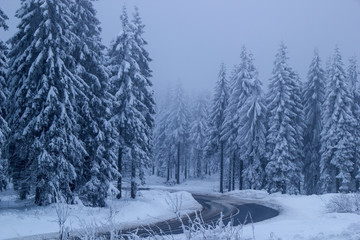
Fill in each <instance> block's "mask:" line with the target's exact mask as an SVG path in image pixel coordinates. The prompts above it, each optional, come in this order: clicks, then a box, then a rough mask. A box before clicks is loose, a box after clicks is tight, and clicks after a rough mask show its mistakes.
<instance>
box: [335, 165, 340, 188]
mask: <svg viewBox="0 0 360 240" xmlns="http://www.w3.org/2000/svg"><path fill="white" fill-rule="evenodd" d="M339 172H340V171H339V169H338V168H337V169H336V176H337V175H339ZM335 185H336V186H335V188H336V192H337V193H338V192H339V190H340V179H339V178H337V177H335Z"/></svg>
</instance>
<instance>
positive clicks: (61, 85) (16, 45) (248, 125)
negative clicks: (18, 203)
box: [0, 0, 360, 206]
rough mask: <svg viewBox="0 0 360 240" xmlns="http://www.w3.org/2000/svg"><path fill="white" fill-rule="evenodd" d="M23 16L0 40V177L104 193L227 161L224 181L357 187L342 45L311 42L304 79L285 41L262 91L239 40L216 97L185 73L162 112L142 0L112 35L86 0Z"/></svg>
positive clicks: (47, 5)
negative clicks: (327, 51)
mask: <svg viewBox="0 0 360 240" xmlns="http://www.w3.org/2000/svg"><path fill="white" fill-rule="evenodd" d="M16 17H18V18H19V19H20V24H19V26H18V31H17V32H16V34H15V35H14V36H13V37H12V38H11V39H10V40H9V42H8V44H5V43H3V42H1V43H0V81H1V85H0V86H1V88H0V97H1V102H0V103H1V116H0V130H1V131H0V143H1V149H2V151H1V156H0V159H1V164H0V189H1V190H4V189H6V188H7V187H8V186H9V183H11V184H12V185H13V187H14V189H15V190H16V191H17V192H18V194H19V196H20V198H21V199H26V198H28V197H32V196H34V201H35V203H36V204H38V205H47V204H50V203H53V202H56V200H57V199H60V198H61V199H64V200H65V201H66V202H67V203H77V202H80V201H81V202H82V203H84V204H85V205H89V206H104V205H105V199H106V198H107V197H108V196H109V195H116V196H117V197H118V198H121V197H123V195H124V194H123V191H122V190H123V189H124V188H128V187H129V188H130V192H131V193H130V195H131V197H132V198H135V197H136V192H137V188H138V185H139V184H141V183H144V182H145V175H146V173H147V172H150V173H152V174H157V175H159V176H162V177H164V179H165V180H164V181H166V182H167V183H168V184H179V183H181V182H182V181H184V179H187V178H189V177H198V178H201V177H203V176H204V175H210V174H219V176H220V180H219V181H220V188H219V191H220V192H224V191H225V190H227V191H231V190H234V189H235V188H238V189H267V190H268V191H269V192H278V191H280V192H283V193H291V194H305V193H306V194H312V193H324V192H338V191H341V192H349V191H357V190H359V180H360V157H359V152H360V149H359V144H358V143H359V136H360V124H359V121H360V116H359V114H360V108H359V104H360V98H359V90H358V86H357V81H358V75H357V73H358V69H357V63H356V60H355V59H352V60H351V61H350V63H349V65H348V67H347V69H345V66H344V64H343V61H342V58H341V54H340V51H339V49H338V48H336V49H335V52H334V55H333V56H332V57H331V58H330V59H329V61H328V62H327V64H326V67H325V70H323V68H322V66H321V61H320V57H319V54H318V53H317V52H315V53H314V58H313V60H312V62H311V65H310V68H309V73H308V77H307V79H306V80H305V79H304V81H303V82H302V81H301V80H300V79H299V77H298V75H297V74H296V72H295V71H294V69H293V68H292V67H291V66H289V64H288V63H287V61H288V58H287V49H286V46H285V44H284V43H281V44H280V47H279V50H278V52H277V53H276V56H275V61H274V63H273V72H272V77H271V79H270V85H269V89H268V93H266V94H264V93H263V91H262V83H261V81H260V79H259V78H258V72H257V69H256V68H255V66H254V64H253V56H252V55H251V54H250V53H249V52H248V51H247V50H246V49H245V47H244V48H243V50H242V53H241V58H240V63H239V65H237V66H236V67H235V68H234V69H233V71H232V72H231V73H230V74H227V73H226V69H225V66H224V65H221V68H220V72H219V79H218V82H217V84H216V88H215V91H214V94H213V97H212V100H211V101H210V100H209V98H201V97H199V98H198V99H196V100H192V101H191V103H190V102H189V100H188V99H187V98H186V97H185V94H184V92H183V91H182V89H181V87H180V86H179V87H177V88H175V89H173V90H171V91H169V92H168V93H167V96H165V97H163V98H162V99H160V101H159V102H158V105H157V112H156V115H155V101H154V97H153V90H152V82H151V72H152V71H151V69H150V67H149V63H150V62H151V58H150V55H149V53H148V52H147V50H146V45H147V42H146V41H145V40H144V39H143V37H142V36H143V33H144V27H145V25H144V24H143V23H142V21H141V17H140V14H139V11H138V10H137V9H135V10H134V11H133V14H132V16H131V18H130V19H129V17H128V13H127V10H126V8H125V7H124V8H123V10H122V12H121V32H120V34H119V35H118V36H117V38H116V39H115V40H114V41H113V42H112V44H111V46H110V47H109V48H106V47H105V46H104V45H103V44H102V43H101V39H100V31H101V29H100V27H99V25H100V22H99V20H98V19H97V17H96V11H95V9H94V8H93V5H92V2H91V1H90V0H57V1H45V0H30V1H23V2H22V4H21V8H20V9H19V11H18V12H17V14H16ZM6 20H7V16H6V15H5V13H4V12H3V11H0V27H2V28H4V29H7V25H6ZM114 35H115V34H114Z"/></svg>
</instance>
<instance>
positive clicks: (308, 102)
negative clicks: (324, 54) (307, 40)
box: [302, 51, 325, 194]
mask: <svg viewBox="0 0 360 240" xmlns="http://www.w3.org/2000/svg"><path fill="white" fill-rule="evenodd" d="M307 79H308V80H307V82H306V83H305V84H304V89H303V97H302V100H303V106H304V116H305V126H306V127H305V131H304V158H305V159H304V161H305V162H304V171H303V172H304V184H305V191H306V194H316V193H319V185H318V184H319V179H320V167H319V164H320V146H321V144H320V133H321V129H322V125H321V111H322V104H323V101H324V95H325V72H324V70H323V69H322V68H321V61H320V57H319V54H318V52H317V51H315V52H314V57H313V60H312V62H311V64H310V68H309V71H308V76H307Z"/></svg>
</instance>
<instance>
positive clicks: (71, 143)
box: [8, 0, 86, 205]
mask: <svg viewBox="0 0 360 240" xmlns="http://www.w3.org/2000/svg"><path fill="white" fill-rule="evenodd" d="M71 3H72V2H71V1H69V0H56V1H55V0H29V1H22V2H21V8H20V9H19V10H18V11H17V13H16V16H17V17H18V18H20V20H21V22H20V24H19V26H18V28H19V30H18V32H17V33H16V34H15V36H14V37H13V38H12V39H11V40H10V42H11V45H12V50H11V51H10V53H9V58H10V61H9V62H10V64H9V65H10V73H9V75H10V76H9V88H10V89H9V91H10V95H9V100H8V103H9V105H8V106H9V115H8V122H9V125H11V128H12V132H11V137H10V138H9V142H8V155H9V162H10V167H11V172H12V178H13V181H14V186H15V189H16V190H18V191H19V194H20V197H21V198H26V196H27V195H28V194H29V193H30V191H31V190H33V188H35V203H36V204H38V205H46V204H49V203H52V202H55V201H56V199H57V198H60V197H64V198H65V199H66V201H67V202H72V201H73V197H74V189H73V186H74V184H76V179H77V173H76V170H75V168H76V167H77V166H79V165H81V163H80V162H79V161H81V159H84V156H85V155H86V150H85V148H84V145H83V143H82V142H81V141H80V140H79V139H78V137H77V121H76V120H77V119H78V114H77V112H76V106H75V102H76V98H77V96H78V95H82V94H84V93H83V91H84V88H83V85H84V83H83V82H82V81H81V79H79V78H78V77H77V76H76V75H74V72H75V66H76V62H75V59H74V58H73V57H72V56H71V55H69V53H71V52H72V51H71V50H72V46H73V44H74V39H76V37H77V36H76V35H75V34H74V33H73V32H72V31H71V30H72V26H73V25H74V22H73V14H72V13H71V10H70V6H71Z"/></svg>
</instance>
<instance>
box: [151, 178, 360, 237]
mask: <svg viewBox="0 0 360 240" xmlns="http://www.w3.org/2000/svg"><path fill="white" fill-rule="evenodd" d="M217 180H218V177H217V176H212V177H209V178H206V179H203V180H188V181H186V182H184V183H182V184H180V185H176V186H172V187H169V186H163V185H161V181H163V180H162V179H158V178H156V177H152V178H150V179H149V181H150V182H151V183H150V184H149V185H151V184H153V185H152V186H151V187H154V188H157V189H176V190H181V191H189V192H194V193H208V194H211V195H218V193H216V192H215V191H216V190H217V189H218V185H219V184H218V181H217ZM225 194H226V195H228V196H231V197H234V198H238V199H239V200H242V201H244V200H245V202H246V201H248V202H256V203H260V204H261V203H262V204H263V205H266V206H270V207H273V208H275V209H278V210H279V211H280V214H279V216H277V217H275V218H273V219H269V220H266V221H263V222H260V223H255V224H254V225H253V226H251V225H246V226H244V227H243V230H242V233H243V237H244V239H252V237H253V232H252V228H253V227H254V228H255V237H256V239H257V240H280V239H281V240H360V215H357V214H351V213H330V212H329V211H328V210H327V208H326V205H327V203H328V202H329V201H330V199H331V198H332V197H333V196H335V194H325V195H311V196H294V195H287V194H268V193H267V192H266V191H252V190H244V191H238V190H237V191H233V192H230V193H225ZM178 239H185V238H184V237H183V236H179V238H178Z"/></svg>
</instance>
